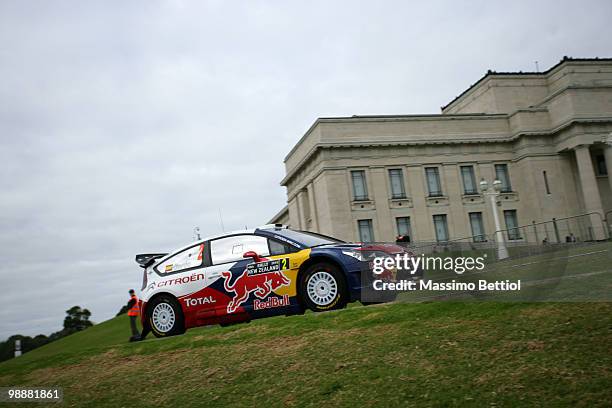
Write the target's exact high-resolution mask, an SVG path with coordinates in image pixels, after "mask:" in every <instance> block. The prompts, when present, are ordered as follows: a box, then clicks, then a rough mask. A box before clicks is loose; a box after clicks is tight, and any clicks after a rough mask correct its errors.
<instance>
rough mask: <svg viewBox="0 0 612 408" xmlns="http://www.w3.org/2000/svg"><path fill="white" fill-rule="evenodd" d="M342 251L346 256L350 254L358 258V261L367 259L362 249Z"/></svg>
mask: <svg viewBox="0 0 612 408" xmlns="http://www.w3.org/2000/svg"><path fill="white" fill-rule="evenodd" d="M342 253H343V254H344V255H346V256H350V257H353V258H355V259H357V260H358V261H362V262H363V261H365V258H364V257H363V254H362V253H361V251H342Z"/></svg>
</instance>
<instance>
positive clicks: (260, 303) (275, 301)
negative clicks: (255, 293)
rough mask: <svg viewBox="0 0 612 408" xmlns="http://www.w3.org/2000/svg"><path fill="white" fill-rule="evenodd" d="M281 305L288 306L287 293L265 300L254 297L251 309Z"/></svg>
mask: <svg viewBox="0 0 612 408" xmlns="http://www.w3.org/2000/svg"><path fill="white" fill-rule="evenodd" d="M281 306H289V295H283V297H282V298H279V297H276V296H274V297H270V298H268V299H266V300H259V299H255V300H254V301H253V310H262V309H271V308H273V307H281Z"/></svg>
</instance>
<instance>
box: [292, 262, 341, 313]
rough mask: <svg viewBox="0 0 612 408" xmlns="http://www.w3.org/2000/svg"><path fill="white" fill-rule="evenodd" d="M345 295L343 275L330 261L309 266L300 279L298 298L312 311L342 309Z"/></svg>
mask: <svg viewBox="0 0 612 408" xmlns="http://www.w3.org/2000/svg"><path fill="white" fill-rule="evenodd" d="M347 297H348V296H347V289H346V281H345V279H344V276H343V275H342V273H341V272H340V271H339V270H338V268H337V267H336V266H335V265H332V264H330V263H327V262H321V263H317V264H315V265H312V266H310V267H309V268H308V269H307V270H306V272H305V273H304V274H303V275H302V279H300V298H301V299H302V301H303V303H304V306H306V307H307V308H308V309H310V310H312V311H313V312H323V311H326V310H333V309H342V308H343V307H344V306H346V303H347Z"/></svg>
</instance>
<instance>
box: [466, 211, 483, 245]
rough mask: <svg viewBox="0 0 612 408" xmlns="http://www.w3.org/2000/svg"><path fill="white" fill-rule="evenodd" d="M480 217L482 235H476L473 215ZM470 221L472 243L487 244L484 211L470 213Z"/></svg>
mask: <svg viewBox="0 0 612 408" xmlns="http://www.w3.org/2000/svg"><path fill="white" fill-rule="evenodd" d="M476 214H477V215H478V217H479V222H480V229H481V231H480V232H481V233H480V234H476V233H475V232H474V223H473V222H472V215H476ZM468 219H469V220H470V231H471V232H472V241H473V242H487V234H486V233H485V227H484V217H483V216H482V211H471V212H469V213H468Z"/></svg>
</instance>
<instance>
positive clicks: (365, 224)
mask: <svg viewBox="0 0 612 408" xmlns="http://www.w3.org/2000/svg"><path fill="white" fill-rule="evenodd" d="M357 226H358V228H359V241H360V242H373V241H374V231H373V230H372V220H359V221H357Z"/></svg>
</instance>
